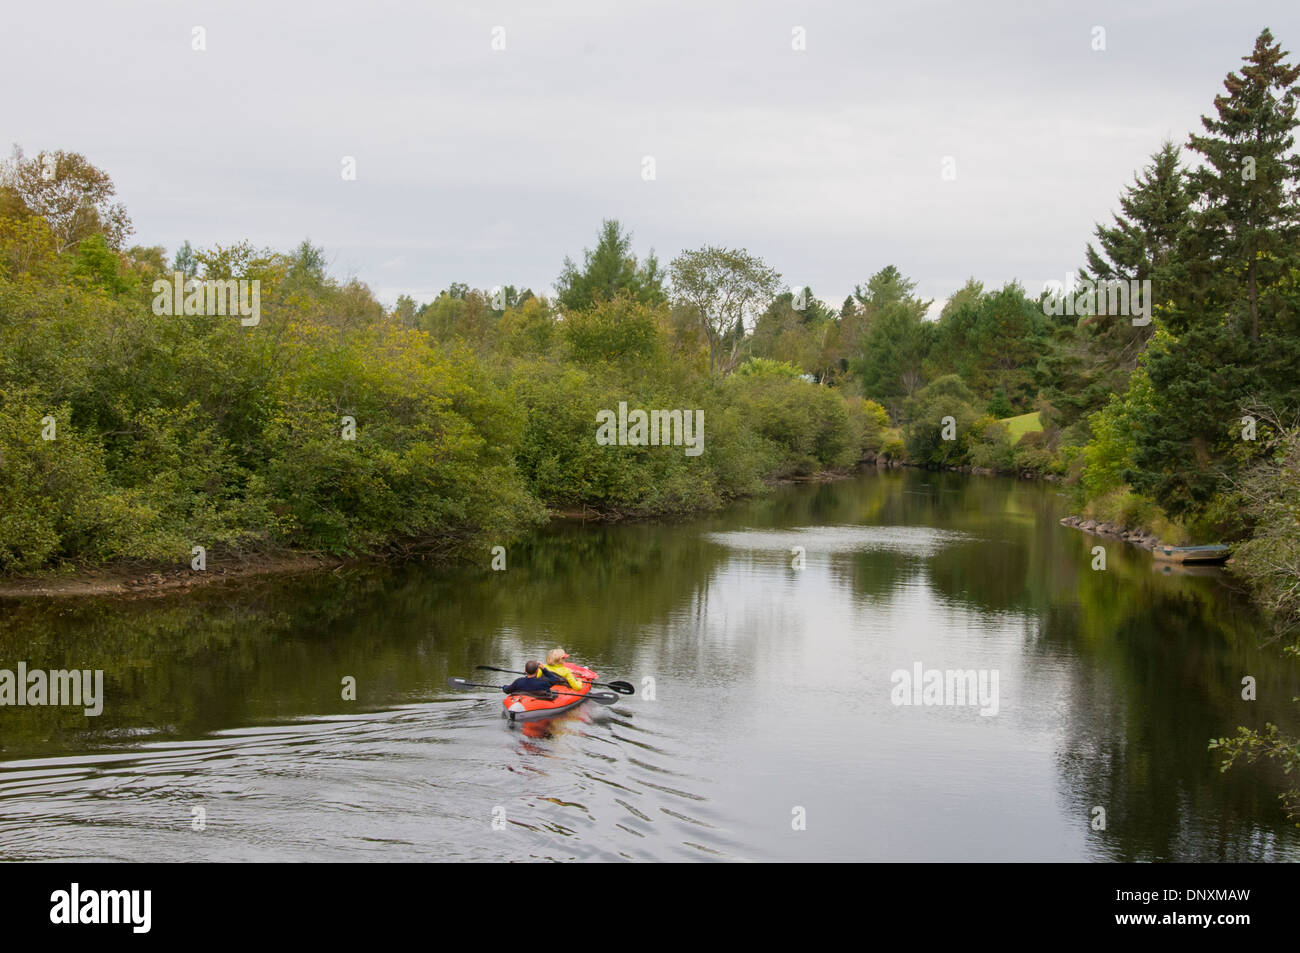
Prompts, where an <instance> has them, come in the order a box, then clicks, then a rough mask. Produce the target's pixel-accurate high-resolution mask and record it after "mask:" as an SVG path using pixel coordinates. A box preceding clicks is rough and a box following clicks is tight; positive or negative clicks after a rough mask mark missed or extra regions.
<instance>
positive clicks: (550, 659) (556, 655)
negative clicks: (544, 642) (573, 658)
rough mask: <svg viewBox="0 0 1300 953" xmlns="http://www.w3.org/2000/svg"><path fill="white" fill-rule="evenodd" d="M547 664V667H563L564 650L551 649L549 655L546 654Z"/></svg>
mask: <svg viewBox="0 0 1300 953" xmlns="http://www.w3.org/2000/svg"><path fill="white" fill-rule="evenodd" d="M546 664H547V665H563V664H564V649H551V650H550V651H549V652H547V653H546Z"/></svg>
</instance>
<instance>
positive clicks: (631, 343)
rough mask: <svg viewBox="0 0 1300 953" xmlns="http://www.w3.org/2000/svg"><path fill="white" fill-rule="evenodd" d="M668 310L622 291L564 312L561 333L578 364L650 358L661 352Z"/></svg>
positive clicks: (651, 359) (650, 359) (646, 360)
mask: <svg viewBox="0 0 1300 953" xmlns="http://www.w3.org/2000/svg"><path fill="white" fill-rule="evenodd" d="M666 321H667V315H666V312H665V311H664V310H663V309H662V308H661V309H660V310H658V311H656V310H653V309H651V308H650V307H648V306H646V305H644V304H641V303H639V302H637V301H635V300H633V299H632V298H629V297H626V296H623V295H620V296H619V297H616V298H611V299H607V300H602V301H600V302H598V303H597V304H595V305H594V306H592V307H591V308H590V309H589V310H587V311H570V312H568V313H567V314H566V315H565V319H564V322H563V324H562V325H561V328H562V336H563V338H564V341H565V343H566V344H567V345H568V349H569V354H570V356H571V357H572V358H573V360H574V361H575V362H577V363H579V364H597V363H600V362H603V361H612V362H618V363H627V362H636V361H641V362H651V361H654V360H655V359H656V357H657V356H658V354H659V353H660V351H661V349H662V346H663V342H662V340H661V331H660V327H661V324H663V323H665V322H666Z"/></svg>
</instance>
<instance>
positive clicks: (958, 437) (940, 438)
mask: <svg viewBox="0 0 1300 953" xmlns="http://www.w3.org/2000/svg"><path fill="white" fill-rule="evenodd" d="M903 414H904V418H905V420H906V423H905V424H904V426H903V443H904V445H905V446H906V448H907V455H908V459H910V460H911V461H913V462H914V463H923V464H930V465H934V466H964V465H965V464H967V463H968V462H969V452H970V451H969V448H970V444H971V442H972V440H974V439H980V438H981V437H982V436H983V432H982V429H981V428H979V427H978V426H977V425H978V424H979V422H980V421H981V418H982V417H983V416H984V415H982V414H981V413H980V411H979V409H978V408H977V406H976V400H975V395H974V394H973V393H972V392H971V389H970V388H969V387H967V386H966V383H965V382H964V381H963V380H962V379H961V378H960V377H958V376H957V375H956V374H949V375H947V376H946V377H941V378H939V379H938V380H936V381H933V382H932V383H930V384H927V385H926V386H925V387H923V388H921V389H920V390H919V391H917V393H916V394H915V396H913V397H912V398H910V399H909V400H908V401H907V403H906V404H905V405H904V408H903ZM945 418H951V420H946V419H945ZM945 432H948V433H950V434H951V436H952V439H946V438H945Z"/></svg>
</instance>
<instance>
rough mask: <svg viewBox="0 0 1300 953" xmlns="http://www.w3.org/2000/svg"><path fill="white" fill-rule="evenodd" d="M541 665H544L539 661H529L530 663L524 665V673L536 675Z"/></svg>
mask: <svg viewBox="0 0 1300 953" xmlns="http://www.w3.org/2000/svg"><path fill="white" fill-rule="evenodd" d="M541 667H542V666H541V665H539V664H538V663H537V662H528V663H526V664H525V665H524V674H525V675H536V674H537V670H538V669H539V668H541Z"/></svg>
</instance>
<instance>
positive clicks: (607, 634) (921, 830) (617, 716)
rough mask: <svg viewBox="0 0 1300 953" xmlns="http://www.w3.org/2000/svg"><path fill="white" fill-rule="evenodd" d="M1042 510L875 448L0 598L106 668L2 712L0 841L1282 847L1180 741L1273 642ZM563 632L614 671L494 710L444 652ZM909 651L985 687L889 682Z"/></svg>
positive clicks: (909, 662) (1294, 840)
mask: <svg viewBox="0 0 1300 953" xmlns="http://www.w3.org/2000/svg"><path fill="white" fill-rule="evenodd" d="M1067 512H1068V510H1067V508H1066V504H1065V501H1064V499H1063V498H1062V496H1061V495H1060V493H1059V491H1058V490H1057V489H1056V488H1055V487H1053V486H1050V485H1045V484H1033V483H1022V482H1017V481H1014V480H1007V479H999V478H984V477H964V476H959V475H955V474H938V473H925V472H919V471H904V472H882V473H874V472H872V473H865V474H863V475H861V476H857V477H854V478H852V479H850V480H845V481H841V482H835V483H826V484H815V485H800V486H792V487H782V488H779V489H777V490H776V491H774V492H773V493H771V494H770V495H767V496H765V497H763V498H761V499H758V500H754V501H749V502H745V503H742V504H738V505H735V506H733V507H731V508H729V509H727V510H726V511H724V512H721V513H718V514H714V515H711V516H707V517H704V518H697V519H693V520H689V521H682V522H672V523H653V524H646V523H639V524H621V525H592V524H586V525H582V524H577V523H567V522H566V523H557V524H553V525H551V526H549V527H547V528H546V529H544V530H543V531H541V532H539V533H538V534H536V535H535V536H534V537H532V538H530V539H529V540H527V541H525V542H522V543H517V544H515V545H513V546H511V547H509V549H508V551H507V554H506V568H505V569H504V571H493V570H491V569H490V568H489V563H490V558H491V557H490V556H488V555H487V554H485V555H484V559H483V565H482V567H475V568H468V569H460V570H455V571H448V570H445V569H444V570H440V569H436V568H431V567H428V566H418V565H411V566H405V567H400V568H392V567H383V566H367V567H362V568H351V569H348V570H345V571H339V572H322V573H319V574H316V575H310V574H309V575H295V576H287V577H283V578H277V579H270V580H267V579H261V580H246V581H242V582H235V583H223V584H220V585H213V586H209V587H202V588H200V589H198V590H194V591H191V592H188V593H184V594H176V595H168V596H164V597H159V598H154V599H143V600H132V601H123V600H120V599H114V598H94V599H78V600H67V599H64V600H51V601H43V600H42V601H31V600H25V601H21V602H19V601H10V602H0V668H8V669H14V668H15V666H16V664H17V662H19V661H24V662H26V663H27V666H28V668H29V669H35V668H41V669H64V668H79V669H102V670H103V671H104V694H105V699H104V710H103V713H102V714H101V715H99V716H98V717H93V718H88V717H86V716H85V715H83V714H82V713H81V711H80V709H69V708H53V707H44V708H34V707H23V708H18V707H3V708H0V858H3V859H8V860H32V859H68V860H72V859H77V860H168V861H171V860H218V861H236V860H240V861H246V860H286V861H289V860H291V861H300V860H305V861H349V860H455V859H476V860H569V859H578V860H615V859H631V860H680V859H685V860H757V861H763V860H890V861H901V860H925V861H938V860H955V861H964V860H995V861H1002V860H1007V861H1010V860H1025V861H1043V860H1047V861H1053V860H1061V861H1073V860H1080V861H1105V860H1119V861H1138V860H1141V861H1157V860H1211V861H1217V860H1225V861H1245V860H1251V861H1258V860H1291V861H1294V860H1297V859H1300V831H1297V830H1296V828H1295V827H1293V826H1291V825H1290V824H1289V823H1288V822H1287V820H1286V818H1285V816H1284V814H1283V812H1282V810H1281V807H1280V804H1279V802H1278V799H1277V796H1278V794H1279V793H1280V791H1281V790H1282V789H1283V786H1284V781H1283V778H1282V776H1281V775H1280V773H1279V772H1277V771H1275V770H1273V769H1272V768H1269V767H1263V766H1242V767H1238V768H1235V769H1233V770H1232V771H1230V772H1228V773H1227V774H1221V773H1220V772H1219V770H1218V766H1217V765H1218V762H1217V759H1216V757H1215V756H1214V754H1213V752H1210V751H1208V750H1207V747H1206V743H1207V741H1208V739H1210V738H1211V737H1214V736H1217V735H1225V734H1230V733H1233V732H1234V731H1235V728H1236V726H1237V725H1239V724H1244V725H1252V726H1262V725H1263V724H1264V722H1266V721H1273V722H1276V723H1278V724H1280V725H1282V726H1284V727H1286V728H1289V729H1291V730H1292V731H1294V730H1295V728H1296V721H1297V715H1296V712H1297V706H1296V705H1294V704H1292V703H1291V702H1290V698H1291V697H1292V696H1294V695H1296V694H1300V673H1298V672H1297V667H1296V665H1295V664H1294V663H1291V662H1287V661H1284V660H1283V659H1282V657H1281V656H1280V653H1278V651H1277V650H1276V648H1275V647H1271V646H1266V645H1261V644H1260V643H1261V642H1262V641H1263V634H1262V632H1263V630H1262V628H1261V626H1260V624H1259V620H1258V619H1257V618H1256V616H1255V614H1254V613H1253V611H1252V609H1251V607H1250V604H1249V602H1248V601H1247V600H1246V599H1245V598H1244V597H1243V596H1242V595H1241V594H1240V593H1239V592H1237V591H1236V590H1235V587H1234V586H1233V585H1232V584H1231V582H1230V580H1228V579H1226V578H1225V577H1224V576H1223V575H1222V574H1221V573H1218V572H1217V571H1211V572H1208V573H1202V574H1187V573H1174V572H1167V571H1163V570H1161V569H1160V568H1159V567H1158V566H1157V565H1155V564H1153V562H1152V559H1151V556H1150V555H1149V554H1147V553H1145V552H1142V551H1139V550H1136V549H1133V548H1130V547H1127V546H1126V545H1125V544H1122V543H1120V542H1118V541H1115V540H1102V539H1098V538H1096V537H1091V536H1087V535H1084V534H1082V533H1080V532H1078V531H1076V530H1072V529H1067V528H1064V527H1062V526H1060V525H1058V522H1057V521H1058V520H1059V518H1060V517H1061V516H1063V515H1065V514H1066V513H1067ZM1099 545H1101V546H1104V547H1105V550H1106V567H1105V569H1094V568H1093V563H1094V555H1093V552H1092V548H1093V547H1095V546H1099ZM555 645H562V646H563V647H564V648H565V649H566V650H567V651H569V652H571V653H572V654H573V656H574V659H575V661H578V662H581V663H582V664H584V665H588V666H589V667H591V668H594V669H596V670H597V671H599V672H600V673H601V675H602V678H603V679H605V680H611V679H624V680H627V681H630V682H632V683H633V684H634V685H636V686H637V694H636V695H635V696H633V697H630V698H622V699H621V700H620V701H619V702H618V704H615V705H612V706H601V705H596V704H594V703H587V704H585V705H583V706H580V707H579V708H578V709H576V710H575V711H573V712H571V713H568V714H566V715H564V716H561V717H560V718H558V719H556V720H554V721H552V722H549V723H539V724H534V725H528V726H521V725H518V724H514V725H512V724H510V723H508V722H507V721H506V720H505V719H504V718H502V717H501V709H502V706H501V698H502V696H501V693H500V692H499V691H498V692H496V693H495V694H493V693H492V692H491V691H476V692H464V691H454V690H452V689H450V688H449V687H448V685H447V678H448V677H449V676H464V677H468V678H471V679H473V680H475V681H487V682H493V683H501V682H504V681H507V680H509V679H510V678H511V677H512V676H508V675H500V674H493V673H486V672H476V671H475V669H474V667H475V666H476V665H480V664H489V665H496V666H500V667H503V668H518V667H521V666H522V664H523V662H524V661H525V660H526V659H528V658H533V657H538V656H540V655H541V654H542V653H544V651H545V650H546V649H547V648H550V647H553V646H555ZM917 666H920V669H921V671H922V672H925V671H927V670H931V669H937V670H940V671H948V670H953V671H957V670H961V671H972V672H973V673H974V681H973V683H971V684H974V685H976V686H978V687H982V688H983V689H984V690H985V696H984V698H983V699H980V698H966V699H964V700H963V699H962V698H960V697H957V696H954V697H952V698H944V697H942V696H941V697H939V698H937V699H936V698H934V697H931V698H930V701H936V700H938V701H942V702H947V701H952V702H954V704H925V703H922V704H900V703H899V702H901V701H908V702H914V701H921V702H924V701H925V698H924V697H923V696H922V694H921V692H920V689H919V688H918V689H917V690H916V693H915V694H913V690H912V689H911V688H910V687H900V686H902V676H901V675H896V674H895V673H907V675H908V676H909V677H910V676H911V675H912V673H914V672H915V671H916V669H917ZM1245 676H1253V677H1254V678H1255V679H1256V683H1257V687H1256V692H1257V698H1256V700H1253V701H1247V700H1243V698H1242V697H1241V696H1242V679H1243V678H1244V677H1245ZM348 678H351V679H355V684H356V698H355V700H346V699H345V698H344V697H343V695H344V694H345V691H344V688H343V686H344V684H345V679H348ZM995 679H996V680H995ZM964 684H965V683H964ZM995 687H996V696H994V695H993V694H992V690H993V689H994V688H995ZM963 701H964V702H965V703H959V702H963ZM971 702H974V703H973V704H972V703H971ZM994 703H995V704H994ZM1099 809H1100V810H1099ZM1103 821H1104V826H1102V822H1103Z"/></svg>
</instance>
